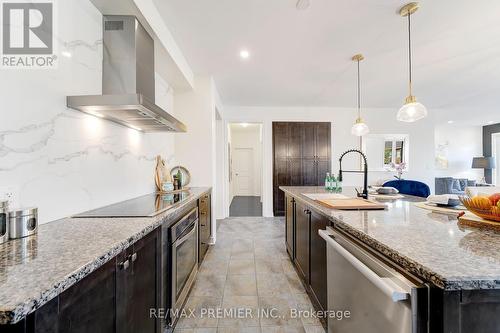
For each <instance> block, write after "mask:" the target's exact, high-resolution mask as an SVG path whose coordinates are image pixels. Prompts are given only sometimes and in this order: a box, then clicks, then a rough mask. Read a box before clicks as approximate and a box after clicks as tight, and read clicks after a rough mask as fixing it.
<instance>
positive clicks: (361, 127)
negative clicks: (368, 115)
mask: <svg viewBox="0 0 500 333" xmlns="http://www.w3.org/2000/svg"><path fill="white" fill-rule="evenodd" d="M368 133H370V129H369V128H368V125H366V124H365V122H364V121H363V119H361V118H358V119H357V120H356V122H355V123H354V125H352V128H351V134H352V135H356V136H363V135H366V134H368Z"/></svg>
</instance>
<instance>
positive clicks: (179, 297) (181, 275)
mask: <svg viewBox="0 0 500 333" xmlns="http://www.w3.org/2000/svg"><path fill="white" fill-rule="evenodd" d="M168 233H169V235H168V239H169V242H168V245H169V247H170V251H168V252H169V253H170V255H169V257H170V258H169V259H170V260H168V262H169V264H168V265H167V276H168V277H169V278H168V279H167V288H168V286H170V292H169V293H167V294H166V296H167V297H168V298H169V299H167V300H166V301H167V304H168V305H169V306H168V308H169V309H170V318H169V320H168V324H169V326H172V325H173V324H174V323H175V321H176V320H177V318H176V316H175V314H176V313H178V310H180V309H181V308H182V306H183V305H184V302H185V300H186V298H187V296H188V293H189V291H190V289H191V286H192V284H193V282H194V280H195V278H196V274H197V272H198V207H195V208H193V209H192V210H190V211H189V212H188V213H187V214H186V215H184V217H182V218H181V219H180V220H179V221H178V222H177V223H175V224H174V225H172V226H171V227H170V228H169V231H168Z"/></svg>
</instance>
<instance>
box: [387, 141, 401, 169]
mask: <svg viewBox="0 0 500 333" xmlns="http://www.w3.org/2000/svg"><path fill="white" fill-rule="evenodd" d="M403 162H405V142H404V140H391V141H385V146H384V165H387V166H389V165H391V163H394V164H400V163H403Z"/></svg>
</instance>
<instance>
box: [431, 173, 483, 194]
mask: <svg viewBox="0 0 500 333" xmlns="http://www.w3.org/2000/svg"><path fill="white" fill-rule="evenodd" d="M470 186H476V181H475V180H468V179H464V178H462V179H457V178H452V177H442V178H436V194H437V195H439V194H456V195H464V194H465V189H466V188H467V187H470Z"/></svg>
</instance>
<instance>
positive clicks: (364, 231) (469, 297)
mask: <svg viewBox="0 0 500 333" xmlns="http://www.w3.org/2000/svg"><path fill="white" fill-rule="evenodd" d="M281 190H282V191H284V192H285V196H286V199H285V200H286V203H285V205H286V207H287V213H286V219H287V221H286V222H287V223H286V224H287V249H288V252H289V254H290V256H291V258H292V261H294V263H295V266H296V268H297V271H298V272H299V275H301V277H302V278H303V281H304V284H305V285H307V287H308V289H309V292H310V295H311V296H312V297H311V298H312V299H313V302H314V301H315V303H316V305H317V306H318V307H319V308H322V309H325V308H326V306H327V305H326V295H325V293H326V286H325V284H326V283H327V281H326V276H325V275H326V270H325V269H321V266H322V265H326V255H325V254H324V252H325V247H326V246H325V245H324V244H322V243H324V242H322V239H321V238H320V237H318V236H317V235H316V234H317V233H318V229H320V230H321V229H325V227H326V226H330V227H332V228H333V229H335V230H338V231H339V232H340V233H342V234H344V235H346V236H347V237H349V238H352V239H353V240H355V241H357V242H360V244H363V246H365V247H366V248H367V249H369V250H370V251H373V252H374V253H376V254H377V255H378V256H380V257H381V258H382V259H383V260H387V261H388V262H390V263H391V264H392V266H393V267H395V269H397V270H398V271H399V272H400V273H402V274H405V275H409V276H413V277H415V278H417V279H420V280H421V281H422V283H423V284H426V285H428V286H429V289H428V290H429V293H428V297H429V298H428V303H429V305H430V306H429V308H428V311H426V312H427V313H426V315H427V318H425V321H427V322H428V325H429V330H428V331H429V332H498V331H500V319H499V317H498V315H497V314H498V311H499V310H500V234H498V233H494V232H491V231H483V230H477V229H461V228H459V227H458V226H457V219H456V217H454V216H451V215H443V214H437V213H433V212H431V211H430V210H425V209H421V208H418V207H416V206H415V205H414V202H415V201H423V199H419V198H415V197H405V198H402V199H397V200H384V201H380V202H383V203H385V204H386V206H387V208H386V209H385V210H377V211H366V210H365V211H362V210H355V211H341V210H335V209H330V208H328V207H326V206H324V205H322V204H320V203H319V202H317V201H315V200H312V199H310V198H309V197H307V196H305V195H304V194H310V193H325V192H326V191H325V190H324V189H323V188H321V187H281ZM343 194H345V195H347V196H351V197H353V196H355V192H354V189H349V188H348V189H345V190H344V193H343ZM291 229H292V230H291ZM304 232H309V234H308V235H306V236H304V235H303V234H304ZM308 239H309V242H310V243H309V245H308V246H307V245H305V244H306V242H307V240H308Z"/></svg>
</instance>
